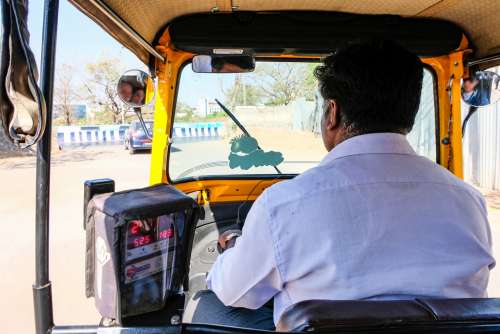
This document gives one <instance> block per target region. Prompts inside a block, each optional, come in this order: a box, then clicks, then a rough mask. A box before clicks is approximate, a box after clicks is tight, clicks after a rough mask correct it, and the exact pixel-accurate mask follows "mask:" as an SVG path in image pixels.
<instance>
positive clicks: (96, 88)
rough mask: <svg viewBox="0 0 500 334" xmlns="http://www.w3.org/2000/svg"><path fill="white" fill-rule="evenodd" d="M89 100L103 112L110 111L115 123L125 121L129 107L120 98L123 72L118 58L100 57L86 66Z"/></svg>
mask: <svg viewBox="0 0 500 334" xmlns="http://www.w3.org/2000/svg"><path fill="white" fill-rule="evenodd" d="M85 69H86V72H87V76H88V78H87V80H86V83H85V88H86V90H87V100H88V101H89V102H90V103H91V104H93V105H94V106H95V107H98V108H99V109H101V111H102V112H105V113H110V115H111V117H112V121H113V123H115V124H119V123H123V122H124V120H125V112H126V111H127V109H128V107H127V106H126V105H125V104H124V103H123V102H122V101H121V100H120V98H119V97H118V93H117V90H116V85H117V82H118V80H119V78H120V74H121V73H122V72H123V70H122V66H121V64H120V61H119V60H118V59H105V58H103V59H100V60H98V61H97V62H95V63H91V64H87V66H86V67H85Z"/></svg>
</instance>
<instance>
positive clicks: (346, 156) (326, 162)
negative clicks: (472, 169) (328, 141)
mask: <svg viewBox="0 0 500 334" xmlns="http://www.w3.org/2000/svg"><path fill="white" fill-rule="evenodd" d="M376 154H391V155H409V156H412V157H418V158H424V159H428V158H426V157H423V156H421V155H419V154H417V153H415V152H360V153H348V154H345V155H339V156H336V157H335V156H334V157H332V158H330V159H328V155H327V156H326V157H325V158H324V159H325V160H322V161H321V162H320V163H319V165H320V166H325V165H326V164H328V163H331V162H334V161H335V160H340V159H343V158H349V157H355V156H358V155H376ZM428 160H430V159H428ZM323 161H324V162H323ZM431 161H432V160H431ZM433 162H434V161H433ZM434 163H435V162H434Z"/></svg>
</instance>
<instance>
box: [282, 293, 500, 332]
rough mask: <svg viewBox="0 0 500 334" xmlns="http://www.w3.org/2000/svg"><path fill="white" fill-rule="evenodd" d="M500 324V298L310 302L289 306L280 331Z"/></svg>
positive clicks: (283, 316) (284, 314)
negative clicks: (470, 322)
mask: <svg viewBox="0 0 500 334" xmlns="http://www.w3.org/2000/svg"><path fill="white" fill-rule="evenodd" d="M464 320H494V321H500V299H496V298H467V299H414V300H384V301H368V300H360V301H353V300H350V301H344V300H336V301H332V300H309V301H303V302H300V303H297V304H295V305H293V306H291V307H289V308H288V309H287V310H286V311H285V312H284V313H283V315H282V316H281V318H280V320H279V322H278V325H277V328H276V329H277V330H278V331H305V330H308V331H309V330H315V329H320V328H321V329H325V328H335V327H339V326H361V325H381V324H395V323H399V324H400V323H412V322H421V321H464Z"/></svg>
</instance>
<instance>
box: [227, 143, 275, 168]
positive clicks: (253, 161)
mask: <svg viewBox="0 0 500 334" xmlns="http://www.w3.org/2000/svg"><path fill="white" fill-rule="evenodd" d="M228 160H229V167H230V168H231V169H235V168H238V167H240V168H241V169H244V170H247V169H250V168H252V167H262V166H277V165H279V164H280V163H282V162H283V160H284V158H283V154H281V152H276V151H268V152H264V151H263V150H262V149H261V148H259V145H258V144H257V140H256V139H255V138H253V137H250V136H247V135H241V136H238V137H235V138H233V139H231V152H230V153H229V157H228Z"/></svg>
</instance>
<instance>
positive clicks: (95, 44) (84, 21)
mask: <svg viewBox="0 0 500 334" xmlns="http://www.w3.org/2000/svg"><path fill="white" fill-rule="evenodd" d="M43 3H44V1H43V0H30V2H29V6H30V7H29V10H30V12H29V16H28V26H29V29H30V33H31V38H30V44H31V46H32V48H33V52H34V53H35V56H36V57H37V60H38V64H40V62H39V60H40V50H41V44H42V26H43ZM102 56H106V57H117V58H120V60H121V61H122V62H123V64H124V66H126V68H137V67H143V66H142V63H141V62H140V61H139V59H137V57H135V56H134V55H133V54H132V53H131V52H130V51H129V50H128V49H126V48H124V47H122V46H121V45H120V44H119V43H118V42H116V41H115V40H114V39H113V38H112V37H111V36H110V35H108V34H107V33H106V32H104V30H102V29H101V28H100V27H99V26H98V25H97V24H96V23H94V22H93V21H91V20H90V19H89V18H87V17H86V16H85V15H83V14H82V13H80V12H79V11H78V10H77V9H76V8H75V7H74V6H72V5H71V4H69V3H68V2H67V1H66V0H61V1H60V3H59V25H58V34H57V55H56V62H57V64H58V65H61V64H64V63H66V64H73V65H75V66H77V67H81V70H83V65H84V64H85V63H89V62H94V61H96V60H97V59H99V57H102ZM79 64H81V66H78V65H79Z"/></svg>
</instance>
